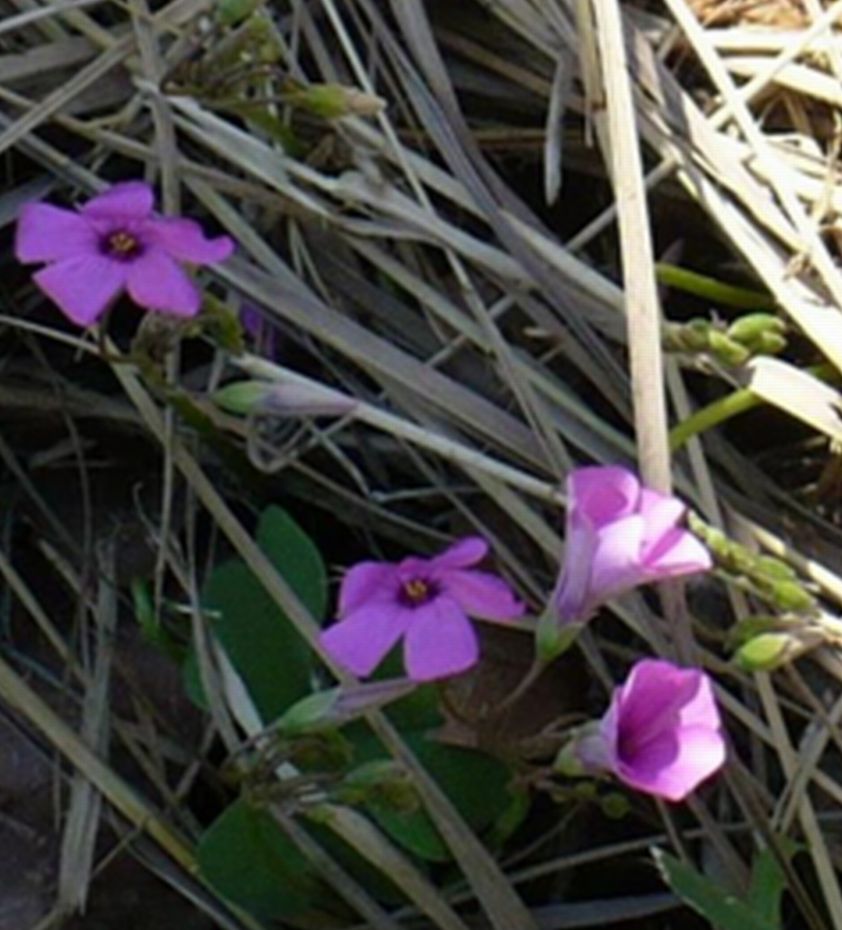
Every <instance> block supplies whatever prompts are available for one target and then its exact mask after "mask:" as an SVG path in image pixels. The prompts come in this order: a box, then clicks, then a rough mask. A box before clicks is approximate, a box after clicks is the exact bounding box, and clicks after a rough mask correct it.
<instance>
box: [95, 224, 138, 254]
mask: <svg viewBox="0 0 842 930" xmlns="http://www.w3.org/2000/svg"><path fill="white" fill-rule="evenodd" d="M102 249H103V251H104V252H105V254H106V255H108V256H110V257H111V258H116V259H117V260H118V261H128V260H130V259H132V258H137V256H138V255H139V254H140V253H141V252H142V251H143V247H142V246H141V244H140V242H139V241H138V239H137V237H136V236H134V235H132V233H130V232H127V231H126V230H124V229H118V230H116V231H115V232H112V233H109V234H108V235H107V236H105V238H104V240H103V243H102Z"/></svg>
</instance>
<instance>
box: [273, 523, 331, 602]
mask: <svg viewBox="0 0 842 930" xmlns="http://www.w3.org/2000/svg"><path fill="white" fill-rule="evenodd" d="M257 544H258V545H259V546H260V548H261V549H262V550H263V551H264V552H265V553H266V555H267V556H268V557H269V559H270V560H271V562H272V564H273V565H274V566H275V568H277V569H278V572H279V573H280V574H281V575H282V576H283V578H284V579H285V580H286V581H287V583H288V584H289V586H290V587H291V588H292V590H293V591H295V593H296V594H297V595H298V596H299V597H300V598H301V600H302V601H303V602H304V606H305V607H306V608H307V609H308V610H309V611H310V613H311V614H313V616H314V617H315V618H316V620H321V619H322V618H323V617H324V615H325V611H326V610H327V572H326V570H325V564H324V561H323V560H322V556H321V553H320V552H319V550H318V549H317V548H316V546H315V544H314V542H313V540H312V539H310V537H309V536H308V535H307V534H306V533H305V532H304V530H302V529H301V527H300V526H299V525H298V524H297V523H296V522H295V521H294V520H293V519H292V517H291V516H290V515H289V514H288V513H287V512H286V511H285V510H282V509H281V508H280V507H275V506H272V507H267V508H266V510H264V511H263V513H262V514H261V516H260V521H259V523H258V524H257Z"/></svg>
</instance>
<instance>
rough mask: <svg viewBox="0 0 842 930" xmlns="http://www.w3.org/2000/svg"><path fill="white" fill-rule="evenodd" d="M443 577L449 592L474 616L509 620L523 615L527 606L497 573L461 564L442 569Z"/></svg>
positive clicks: (467, 612)
mask: <svg viewBox="0 0 842 930" xmlns="http://www.w3.org/2000/svg"><path fill="white" fill-rule="evenodd" d="M440 577H441V581H442V585H443V587H444V590H445V591H446V593H447V594H448V596H449V597H452V598H453V599H454V600H455V601H456V603H457V604H459V606H460V607H461V608H462V610H464V611H465V613H466V614H470V615H471V616H474V617H488V618H489V619H490V620H508V619H510V618H512V617H520V616H521V615H522V614H523V612H524V611H525V610H526V606H525V605H524V604H523V603H522V602H521V601H519V600H518V599H517V597H515V594H514V592H513V591H512V589H511V588H510V587H509V585H508V584H507V583H506V582H505V581H503V579H502V578H498V577H497V575H492V574H490V573H489V572H478V571H471V570H467V569H464V568H462V569H459V568H457V569H451V570H450V571H447V572H442V574H441V576H440Z"/></svg>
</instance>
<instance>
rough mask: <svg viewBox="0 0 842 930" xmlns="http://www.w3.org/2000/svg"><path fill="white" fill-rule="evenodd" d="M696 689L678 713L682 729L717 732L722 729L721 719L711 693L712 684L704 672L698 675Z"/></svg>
mask: <svg viewBox="0 0 842 930" xmlns="http://www.w3.org/2000/svg"><path fill="white" fill-rule="evenodd" d="M700 675H701V680H700V681H699V684H698V687H697V688H696V690H695V693H694V694H693V697H692V698H690V700H688V701H687V702H686V703H685V704H684V705H683V706H682V708H681V710H680V711H679V712H678V716H679V718H680V720H681V726H682V727H707V728H708V729H709V730H718V729H720V728H721V727H722V718H721V716H720V714H719V707H718V705H717V703H716V697H715V696H714V693H713V682H712V681H711V680H710V677H709V676H708V675H706V674H705V673H704V672H701V673H700Z"/></svg>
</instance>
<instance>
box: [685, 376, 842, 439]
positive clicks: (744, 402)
mask: <svg viewBox="0 0 842 930" xmlns="http://www.w3.org/2000/svg"><path fill="white" fill-rule="evenodd" d="M805 370H806V371H807V373H808V374H811V375H812V376H813V377H814V378H818V379H819V381H825V382H830V383H833V382H834V381H836V380H838V372H837V371H836V369H835V368H834V367H833V366H832V365H829V364H827V363H823V364H821V365H810V366H809V367H808V368H807V369H805ZM761 403H763V400H762V398H760V397H758V396H757V395H756V394H754V393H752V391H750V390H749V389H748V388H740V389H739V390H736V391H733V392H732V393H731V394H727V395H726V396H725V397H721V398H720V399H719V400H715V401H714V402H713V403H712V404H708V405H707V407H702V408H701V410H697V411H696V412H695V413H694V414H692V416H689V417H687V419H686V420H682V421H681V423H679V424H678V425H677V426H674V427H673V428H672V429H671V430H670V434H669V443H670V452H672V453H675V452H677V451H678V450H679V449H680V448H681V447H682V446H683V445H684V444H685V443H686V442H687V440H688V439H691V438H692V437H693V436H696V435H698V434H699V433H703V432H704V431H705V430H708V429H710V428H711V427H713V426H718V425H719V424H720V423H722V422H723V421H725V420H729V419H730V418H731V417H735V416H737V414H739V413H745V412H746V410H751V409H752V408H754V407H757V406H759V405H760V404H761Z"/></svg>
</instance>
